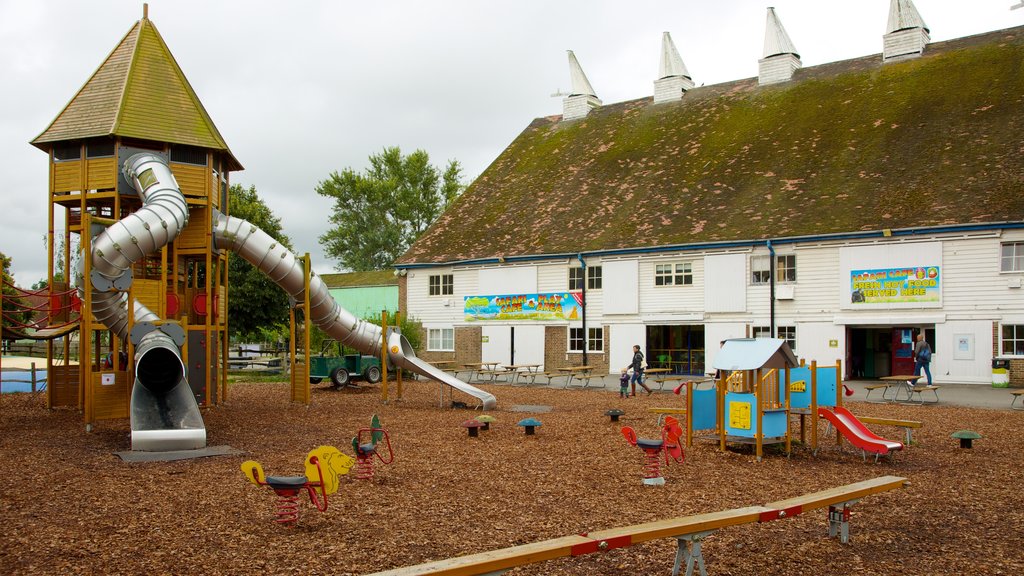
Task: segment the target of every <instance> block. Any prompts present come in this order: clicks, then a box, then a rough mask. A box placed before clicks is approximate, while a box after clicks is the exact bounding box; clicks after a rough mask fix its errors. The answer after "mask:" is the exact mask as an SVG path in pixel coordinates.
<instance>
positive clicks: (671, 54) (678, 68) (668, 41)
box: [658, 32, 690, 79]
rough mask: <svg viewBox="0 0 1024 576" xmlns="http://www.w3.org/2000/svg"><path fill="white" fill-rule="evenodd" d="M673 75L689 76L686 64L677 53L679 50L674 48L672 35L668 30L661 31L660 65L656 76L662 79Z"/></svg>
mask: <svg viewBox="0 0 1024 576" xmlns="http://www.w3.org/2000/svg"><path fill="white" fill-rule="evenodd" d="M673 76H683V77H686V78H689V77H690V72H689V71H688V70H687V69H686V64H684V63H683V58H682V57H681V56H680V55H679V51H678V50H676V45H675V43H673V42H672V35H671V34H669V33H668V32H663V33H662V35H661V65H660V66H659V67H658V78H659V79H664V78H671V77H673Z"/></svg>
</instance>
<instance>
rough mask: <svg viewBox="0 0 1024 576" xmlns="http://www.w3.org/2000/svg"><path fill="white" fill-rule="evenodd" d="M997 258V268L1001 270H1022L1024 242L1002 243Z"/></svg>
mask: <svg viewBox="0 0 1024 576" xmlns="http://www.w3.org/2000/svg"><path fill="white" fill-rule="evenodd" d="M999 260H1000V264H999V269H1000V270H1001V271H1003V272H1024V242H1007V243H1005V244H1003V246H1002V257H1001V258H1000V259H999Z"/></svg>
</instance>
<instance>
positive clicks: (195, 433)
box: [76, 153, 206, 451]
mask: <svg viewBox="0 0 1024 576" xmlns="http://www.w3.org/2000/svg"><path fill="white" fill-rule="evenodd" d="M122 172H123V173H124V176H125V179H126V180H128V181H129V182H131V183H132V185H133V186H134V187H135V189H136V191H137V192H138V194H139V197H140V198H141V199H142V208H140V209H139V210H137V211H136V212H133V213H132V214H129V215H128V216H126V217H124V218H122V219H121V220H118V221H117V222H115V223H114V224H112V225H111V226H110V227H109V228H107V229H106V230H104V231H102V232H101V233H100V234H98V235H97V236H96V238H94V239H93V240H92V254H91V255H89V257H90V258H91V262H92V274H91V277H90V278H89V279H88V281H89V283H90V284H91V285H92V287H91V289H92V300H93V316H95V317H96V319H97V320H98V321H100V322H102V323H103V324H104V325H105V326H106V327H107V328H109V329H110V330H111V331H112V332H113V333H114V334H116V335H117V336H118V337H119V338H122V339H123V338H126V337H128V295H127V293H126V292H125V291H126V290H127V289H128V287H129V286H130V285H131V267H132V265H133V264H134V263H135V262H137V261H138V260H139V259H141V258H142V257H144V256H146V255H147V254H151V253H153V252H156V251H157V250H159V249H161V248H163V247H164V246H166V245H167V244H168V243H170V242H172V241H173V240H174V239H175V238H176V237H177V236H178V234H179V233H180V232H181V230H182V229H183V228H184V227H185V226H186V225H187V224H188V204H187V203H186V201H185V196H184V195H183V194H182V193H181V190H179V189H178V183H177V181H176V180H175V179H174V174H173V173H172V172H171V168H170V166H168V165H167V162H166V161H165V160H164V159H163V158H161V157H160V156H158V155H156V154H148V153H142V154H135V155H134V156H132V157H130V158H128V159H127V160H126V161H125V163H124V166H123V167H122ZM82 276H83V275H82V270H81V269H78V270H77V271H76V281H77V284H78V290H79V293H80V294H82V293H83V291H84V290H85V289H86V279H85V278H83V277H82ZM132 315H133V319H134V321H135V322H136V324H138V323H140V322H156V321H159V320H160V318H159V316H157V315H156V314H154V313H153V312H152V311H150V310H149V309H148V308H146V307H145V306H144V305H142V304H140V303H138V302H135V305H134V307H133V310H132ZM135 375H136V380H135V385H134V387H133V389H132V398H131V407H130V409H129V414H130V416H131V428H132V449H133V450H157V451H166V450H186V449H193V448H202V447H204V446H206V428H205V427H204V426H203V417H202V414H201V413H200V412H199V405H198V403H196V399H195V395H194V394H193V393H192V389H191V387H190V386H189V384H188V381H187V379H186V378H185V369H184V365H183V364H182V361H181V353H180V351H179V350H178V346H177V345H176V344H175V342H174V340H173V339H172V338H170V337H169V336H167V335H166V334H164V333H162V332H160V331H159V330H156V331H153V332H150V333H148V334H146V335H145V336H143V337H142V339H141V340H140V341H139V342H138V343H137V344H136V353H135Z"/></svg>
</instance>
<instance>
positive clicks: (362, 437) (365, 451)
mask: <svg viewBox="0 0 1024 576" xmlns="http://www.w3.org/2000/svg"><path fill="white" fill-rule="evenodd" d="M381 440H383V441H384V442H385V443H386V446H387V453H388V455H387V457H386V458H385V457H384V456H383V455H382V454H381V452H380V451H379V450H377V445H378V444H380V442H381ZM352 449H353V450H354V451H355V453H356V479H357V480H370V479H371V478H373V457H374V456H376V457H377V459H378V460H380V462H381V464H391V463H392V462H394V461H395V453H394V451H392V450H391V438H390V437H389V436H388V432H387V430H385V429H383V428H381V427H380V418H379V417H378V416H377V415H376V414H374V415H373V418H370V427H369V428H360V429H359V432H358V433H357V434H356V437H355V438H353V439H352Z"/></svg>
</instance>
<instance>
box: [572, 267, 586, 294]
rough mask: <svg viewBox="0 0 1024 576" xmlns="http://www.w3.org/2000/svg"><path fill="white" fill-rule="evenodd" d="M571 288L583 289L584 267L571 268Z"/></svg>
mask: <svg viewBox="0 0 1024 576" xmlns="http://www.w3.org/2000/svg"><path fill="white" fill-rule="evenodd" d="M569 290H583V268H575V267H574V268H569Z"/></svg>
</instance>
